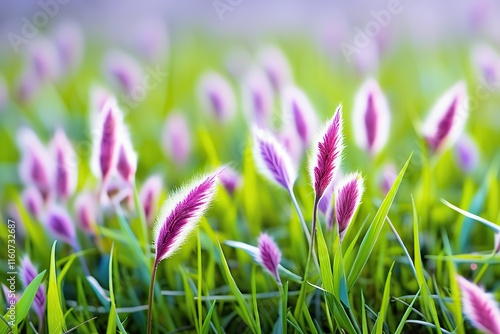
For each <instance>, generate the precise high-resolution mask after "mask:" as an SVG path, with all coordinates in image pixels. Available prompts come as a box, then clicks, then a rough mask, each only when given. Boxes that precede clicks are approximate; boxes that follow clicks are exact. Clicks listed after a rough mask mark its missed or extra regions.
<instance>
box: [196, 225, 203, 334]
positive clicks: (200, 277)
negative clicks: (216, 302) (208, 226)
mask: <svg viewBox="0 0 500 334" xmlns="http://www.w3.org/2000/svg"><path fill="white" fill-rule="evenodd" d="M200 234H201V232H200V230H198V242H197V253H198V287H197V288H198V301H197V305H198V327H199V328H198V329H199V330H200V331H201V328H202V327H203V317H202V307H201V297H202V294H203V293H202V291H201V289H202V279H203V277H202V269H203V268H202V262H201V240H200Z"/></svg>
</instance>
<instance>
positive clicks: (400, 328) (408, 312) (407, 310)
mask: <svg viewBox="0 0 500 334" xmlns="http://www.w3.org/2000/svg"><path fill="white" fill-rule="evenodd" d="M419 295H420V290H418V291H417V293H416V294H415V297H414V298H413V299H412V301H411V303H410V305H408V308H407V309H406V311H405V313H404V314H403V317H402V318H401V321H400V322H399V325H398V328H396V331H395V332H394V334H401V333H402V332H403V328H404V325H405V323H406V320H407V319H408V317H409V316H410V313H411V311H412V310H413V304H415V302H416V301H417V299H418V296H419Z"/></svg>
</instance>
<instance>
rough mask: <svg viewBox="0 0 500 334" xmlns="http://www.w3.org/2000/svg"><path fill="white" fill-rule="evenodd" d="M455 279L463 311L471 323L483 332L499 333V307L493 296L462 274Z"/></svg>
mask: <svg viewBox="0 0 500 334" xmlns="http://www.w3.org/2000/svg"><path fill="white" fill-rule="evenodd" d="M457 281H458V284H459V286H460V290H461V292H462V307H463V310H464V313H465V315H466V317H467V318H468V319H469V320H470V321H471V323H472V325H473V326H474V327H476V328H477V329H479V330H481V331H483V332H485V333H490V334H500V309H499V308H498V304H497V303H496V302H495V300H494V299H493V297H492V296H491V295H490V294H488V293H486V292H485V291H484V290H483V289H481V288H480V287H479V286H477V285H475V284H474V283H471V282H469V281H468V280H466V279H465V278H463V277H462V276H457Z"/></svg>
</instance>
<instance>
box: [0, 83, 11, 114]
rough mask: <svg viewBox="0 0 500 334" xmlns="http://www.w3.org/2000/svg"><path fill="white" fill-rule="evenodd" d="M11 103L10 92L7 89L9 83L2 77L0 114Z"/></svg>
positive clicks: (0, 84)
mask: <svg viewBox="0 0 500 334" xmlns="http://www.w3.org/2000/svg"><path fill="white" fill-rule="evenodd" d="M8 102H9V90H8V88H7V83H6V82H5V79H4V77H2V76H0V112H2V111H3V110H4V109H5V106H6V105H7V103H8Z"/></svg>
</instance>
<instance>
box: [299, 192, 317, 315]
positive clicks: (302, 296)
mask: <svg viewBox="0 0 500 334" xmlns="http://www.w3.org/2000/svg"><path fill="white" fill-rule="evenodd" d="M318 202H319V200H318V198H317V197H314V208H313V218H312V230H311V245H310V247H309V253H308V254H307V262H306V268H305V271H304V277H303V278H302V284H301V286H300V293H299V299H298V300H297V306H296V307H295V312H294V317H295V319H297V321H298V320H299V317H300V316H301V314H302V306H303V304H304V302H305V298H306V288H307V277H308V276H309V267H310V263H311V258H312V253H313V250H314V240H315V238H316V216H317V211H318Z"/></svg>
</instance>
